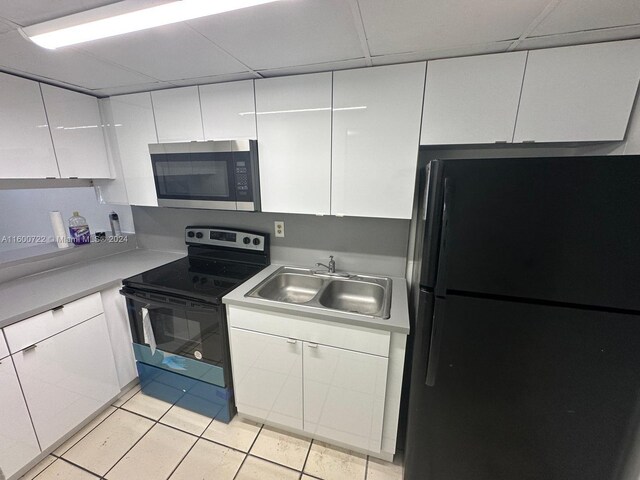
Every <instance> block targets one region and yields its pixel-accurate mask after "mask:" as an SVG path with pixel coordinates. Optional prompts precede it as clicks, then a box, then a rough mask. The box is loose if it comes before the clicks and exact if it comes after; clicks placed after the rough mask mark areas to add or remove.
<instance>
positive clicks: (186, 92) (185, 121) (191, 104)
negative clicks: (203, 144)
mask: <svg viewBox="0 0 640 480" xmlns="http://www.w3.org/2000/svg"><path fill="white" fill-rule="evenodd" d="M151 99H152V100H153V112H154V114H155V119H156V131H157V133H158V141H159V142H160V143H163V142H167V143H168V142H191V141H202V140H204V133H203V130H202V115H201V113H200V96H199V94H198V87H197V86H196V87H183V88H172V89H169V90H158V91H155V92H151Z"/></svg>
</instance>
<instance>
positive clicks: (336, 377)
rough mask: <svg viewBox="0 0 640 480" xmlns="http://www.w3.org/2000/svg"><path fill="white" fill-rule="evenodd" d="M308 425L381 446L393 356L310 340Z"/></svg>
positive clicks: (354, 441)
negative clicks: (385, 403)
mask: <svg viewBox="0 0 640 480" xmlns="http://www.w3.org/2000/svg"><path fill="white" fill-rule="evenodd" d="M303 351H304V353H303V364H304V375H303V378H304V395H303V398H304V430H305V431H306V432H309V433H311V434H316V435H319V436H322V437H325V438H331V439H334V440H337V441H339V442H342V443H345V444H348V445H353V446H355V447H360V448H363V449H366V450H370V451H374V452H379V451H380V447H381V443H382V421H383V418H384V402H385V390H386V382H387V367H388V359H387V358H385V357H379V356H376V355H369V354H366V353H360V352H353V351H351V350H346V349H343V348H335V347H330V346H327V345H319V344H317V343H309V342H304V348H303Z"/></svg>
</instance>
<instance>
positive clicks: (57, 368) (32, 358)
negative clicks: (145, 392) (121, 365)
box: [3, 314, 120, 450]
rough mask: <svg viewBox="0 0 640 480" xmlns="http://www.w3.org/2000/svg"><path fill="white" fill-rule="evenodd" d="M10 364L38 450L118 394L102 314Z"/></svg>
mask: <svg viewBox="0 0 640 480" xmlns="http://www.w3.org/2000/svg"><path fill="white" fill-rule="evenodd" d="M12 358H13V361H14V363H15V366H16V370H17V372H18V376H19V378H20V382H21V384H22V388H23V391H24V395H25V398H26V401H27V405H29V411H30V413H31V418H32V420H33V425H34V427H35V429H36V433H37V436H38V439H39V440H40V446H41V447H42V449H43V450H46V449H47V448H48V447H50V446H51V445H53V443H55V442H56V441H57V440H58V439H60V438H61V437H63V436H64V435H65V434H67V433H68V432H69V431H71V430H72V429H73V428H74V427H76V426H77V425H79V424H80V423H81V422H82V421H84V420H85V419H86V418H87V417H89V416H90V415H91V414H93V413H95V412H96V411H97V410H98V409H100V408H101V407H103V406H104V405H105V404H106V403H107V402H108V401H109V400H110V399H111V398H113V397H115V396H116V395H117V394H118V393H119V392H120V387H119V386H118V377H117V375H116V370H115V365H114V359H113V353H112V351H111V345H110V343H109V333H108V331H107V325H106V323H105V318H104V314H100V315H98V316H95V317H93V318H91V319H89V320H86V321H85V322H83V323H80V324H78V325H76V326H74V327H72V328H69V329H68V330H64V331H62V332H60V333H58V334H57V335H54V336H52V337H49V338H47V339H45V340H42V341H40V342H38V343H36V344H34V345H33V346H29V347H27V348H25V349H24V350H21V351H19V352H17V353H14V354H13V355H12ZM3 408H4V406H3Z"/></svg>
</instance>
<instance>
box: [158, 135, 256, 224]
mask: <svg viewBox="0 0 640 480" xmlns="http://www.w3.org/2000/svg"><path fill="white" fill-rule="evenodd" d="M149 153H150V154H151V165H152V167H153V176H154V178H155V183H156V195H157V197H158V205H159V206H161V207H185V208H209V209H216V210H245V211H252V212H259V211H260V174H259V170H258V143H257V141H256V140H222V141H209V142H185V143H159V144H150V145H149Z"/></svg>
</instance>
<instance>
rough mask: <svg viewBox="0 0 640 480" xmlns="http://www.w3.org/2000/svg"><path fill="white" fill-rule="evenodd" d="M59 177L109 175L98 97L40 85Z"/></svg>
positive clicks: (98, 176) (103, 176)
mask: <svg viewBox="0 0 640 480" xmlns="http://www.w3.org/2000/svg"><path fill="white" fill-rule="evenodd" d="M41 87H42V95H43V98H44V105H45V108H46V110H47V117H48V119H49V128H50V129H51V137H52V138H53V146H54V148H55V151H56V158H57V159H58V165H59V167H60V177H62V178H70V177H76V178H110V177H111V171H110V170H109V160H108V158H107V148H106V146H105V142H104V133H103V131H102V119H101V118H100V110H99V109H98V100H97V99H96V98H95V97H92V96H90V95H84V94H82V93H77V92H72V91H71V90H65V89H64V88H58V87H53V86H51V85H46V84H41Z"/></svg>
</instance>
